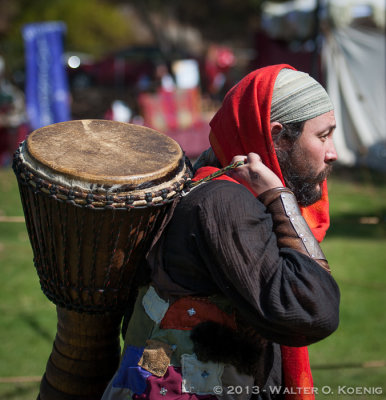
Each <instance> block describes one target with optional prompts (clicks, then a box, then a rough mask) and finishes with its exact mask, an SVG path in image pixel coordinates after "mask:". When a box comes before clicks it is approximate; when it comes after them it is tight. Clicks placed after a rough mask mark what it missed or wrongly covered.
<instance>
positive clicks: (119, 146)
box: [14, 120, 191, 400]
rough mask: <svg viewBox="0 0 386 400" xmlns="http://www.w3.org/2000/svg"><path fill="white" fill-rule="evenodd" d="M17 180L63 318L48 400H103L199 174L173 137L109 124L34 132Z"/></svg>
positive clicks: (42, 270) (46, 382)
mask: <svg viewBox="0 0 386 400" xmlns="http://www.w3.org/2000/svg"><path fill="white" fill-rule="evenodd" d="M14 170H15V173H16V176H17V179H18V182H19V188H20V193H21V199H22V204H23V208H24V213H25V217H26V225H27V229H28V233H29V236H30V241H31V245H32V248H33V253H34V264H35V267H36V270H37V272H38V275H39V279H40V284H41V287H42V290H43V292H44V293H45V294H46V296H47V297H48V298H49V299H50V300H52V301H53V302H54V303H55V304H56V305H57V312H58V332H57V336H56V339H55V342H54V347H53V352H52V354H51V356H50V359H49V361H48V364H47V369H46V374H45V376H44V377H43V380H42V384H41V389H40V398H41V399H54V398H55V399H58V400H60V399H70V398H77V399H78V398H79V399H86V398H87V399H94V398H95V399H99V398H100V397H101V394H102V393H103V390H104V388H105V386H106V384H107V383H108V381H109V379H110V377H111V376H112V375H113V373H114V371H115V368H116V367H117V364H118V362H119V354H120V348H119V328H120V321H121V317H122V314H123V311H124V310H125V308H126V307H127V304H128V302H129V300H130V296H132V295H133V288H132V286H133V279H134V277H135V273H136V270H137V268H138V267H140V264H141V262H143V258H144V255H145V253H146V251H147V249H148V247H149V246H150V243H151V241H152V239H153V237H154V234H155V232H156V231H157V229H158V228H159V226H160V224H161V223H162V221H163V220H164V219H165V218H166V216H167V214H168V212H169V210H170V207H171V204H172V203H173V201H175V200H176V199H177V198H178V196H179V194H180V193H181V191H182V190H183V188H184V187H185V185H186V183H187V181H189V180H190V178H191V173H190V170H189V168H187V166H186V162H185V158H184V156H183V152H182V150H181V148H180V146H179V145H178V144H177V143H176V142H175V141H174V140H172V139H170V138H169V137H167V136H165V135H163V134H161V133H158V132H156V131H154V130H151V129H148V128H144V127H139V126H135V125H130V124H123V123H119V122H113V121H103V120H83V121H69V122H63V123H59V124H54V125H50V126H47V127H44V128H40V129H38V130H36V131H34V132H32V133H31V134H30V136H29V137H28V139H27V140H26V141H25V142H23V143H22V144H21V146H20V148H19V149H18V151H17V152H16V154H15V157H14ZM74 396H77V397H74Z"/></svg>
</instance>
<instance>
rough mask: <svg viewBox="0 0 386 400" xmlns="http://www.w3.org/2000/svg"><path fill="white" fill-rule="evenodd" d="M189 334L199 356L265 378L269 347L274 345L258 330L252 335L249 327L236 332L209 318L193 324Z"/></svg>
mask: <svg viewBox="0 0 386 400" xmlns="http://www.w3.org/2000/svg"><path fill="white" fill-rule="evenodd" d="M190 338H191V340H192V342H193V344H194V352H195V353H196V355H197V358H198V359H199V360H201V361H203V362H207V361H212V362H221V363H224V364H231V365H233V366H234V367H235V368H236V369H237V370H238V372H239V373H242V374H246V375H250V376H254V377H255V378H258V377H259V378H260V379H261V378H263V379H264V376H265V375H266V374H265V372H266V365H265V363H266V360H267V357H266V356H267V351H269V348H271V347H272V345H271V344H270V342H268V341H267V340H265V339H264V338H262V337H261V336H259V335H257V334H256V333H254V334H253V335H251V333H250V332H248V331H247V330H244V331H242V332H240V331H238V332H236V331H234V330H232V329H231V328H229V327H227V326H224V325H220V324H218V323H216V322H212V321H206V322H202V323H200V324H198V325H197V326H195V327H194V328H193V330H192V332H191V335H190ZM260 379H258V380H260Z"/></svg>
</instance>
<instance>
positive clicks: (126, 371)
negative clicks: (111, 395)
mask: <svg viewBox="0 0 386 400" xmlns="http://www.w3.org/2000/svg"><path fill="white" fill-rule="evenodd" d="M143 350H144V348H143V347H134V346H128V347H127V348H126V351H125V353H124V355H123V358H122V361H121V365H120V366H119V369H118V371H117V373H116V375H115V378H114V380H113V388H125V389H130V390H132V391H133V392H134V393H138V394H141V393H143V392H144V391H145V389H146V379H147V378H148V377H149V376H150V375H151V373H150V372H148V371H145V370H144V369H142V368H141V367H139V366H138V362H139V360H140V359H141V356H142V353H143Z"/></svg>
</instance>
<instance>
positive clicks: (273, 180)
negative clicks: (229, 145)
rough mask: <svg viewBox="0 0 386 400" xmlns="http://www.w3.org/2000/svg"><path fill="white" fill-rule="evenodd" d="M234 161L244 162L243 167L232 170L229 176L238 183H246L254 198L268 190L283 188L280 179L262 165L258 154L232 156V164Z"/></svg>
mask: <svg viewBox="0 0 386 400" xmlns="http://www.w3.org/2000/svg"><path fill="white" fill-rule="evenodd" d="M236 161H244V165H242V166H240V167H237V168H235V169H233V170H232V171H231V172H230V174H229V175H230V176H231V177H232V178H233V179H235V180H237V181H238V182H240V183H246V184H247V185H248V186H249V187H250V188H251V189H252V190H253V191H254V192H255V194H256V196H258V195H260V194H262V193H264V192H265V191H267V190H269V189H273V188H276V187H282V186H283V184H282V182H281V180H280V178H279V177H278V176H277V175H276V174H275V173H274V172H272V171H271V170H270V169H269V168H268V167H266V166H265V165H264V164H263V162H262V161H261V157H260V156H259V155H258V154H256V153H249V154H248V155H247V156H234V157H233V159H232V163H233V162H236Z"/></svg>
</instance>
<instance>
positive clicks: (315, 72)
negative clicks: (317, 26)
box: [251, 32, 321, 82]
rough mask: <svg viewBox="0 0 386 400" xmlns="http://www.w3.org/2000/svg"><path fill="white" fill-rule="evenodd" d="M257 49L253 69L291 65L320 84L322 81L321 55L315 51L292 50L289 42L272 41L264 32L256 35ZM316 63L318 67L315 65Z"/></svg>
mask: <svg viewBox="0 0 386 400" xmlns="http://www.w3.org/2000/svg"><path fill="white" fill-rule="evenodd" d="M255 49H256V51H257V57H256V59H255V60H254V61H253V62H252V66H251V68H252V69H257V68H263V67H266V66H268V65H275V64H289V65H292V66H293V67H294V68H296V69H297V70H298V71H303V72H307V73H308V74H310V75H311V76H312V77H313V78H315V79H316V80H318V81H319V82H320V81H321V79H320V77H321V61H320V55H319V54H316V55H315V53H314V52H313V51H306V50H305V49H302V48H299V50H298V51H294V50H291V48H290V43H289V42H286V41H284V40H276V39H272V38H270V37H269V36H268V35H267V34H266V33H264V32H258V33H257V34H256V38H255ZM314 62H315V63H316V65H313V63H314Z"/></svg>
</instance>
